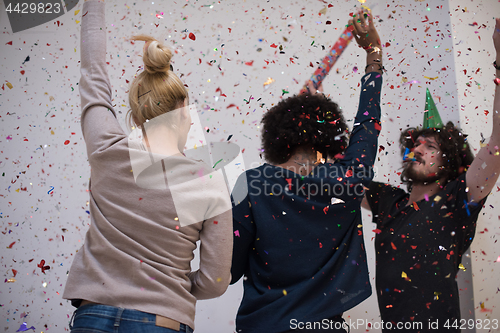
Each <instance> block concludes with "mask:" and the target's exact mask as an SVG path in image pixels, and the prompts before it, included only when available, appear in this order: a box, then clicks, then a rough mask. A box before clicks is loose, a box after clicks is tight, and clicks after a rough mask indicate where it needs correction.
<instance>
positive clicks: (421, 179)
mask: <svg viewBox="0 0 500 333" xmlns="http://www.w3.org/2000/svg"><path fill="white" fill-rule="evenodd" d="M419 162H421V163H422V161H419ZM404 172H405V175H406V179H408V180H410V181H411V182H412V184H413V185H416V184H419V185H426V184H430V183H434V182H437V181H438V180H440V179H441V178H443V174H442V172H441V170H439V171H438V172H436V173H432V174H428V175H423V174H421V173H418V172H416V171H415V168H413V163H412V162H409V163H407V164H406V165H405V168H404Z"/></svg>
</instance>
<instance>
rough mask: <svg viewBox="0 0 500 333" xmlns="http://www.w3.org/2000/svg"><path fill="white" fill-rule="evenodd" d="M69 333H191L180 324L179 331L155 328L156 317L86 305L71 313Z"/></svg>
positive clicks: (149, 314)
mask: <svg viewBox="0 0 500 333" xmlns="http://www.w3.org/2000/svg"><path fill="white" fill-rule="evenodd" d="M72 322H73V323H71V322H70V324H69V328H70V329H71V333H193V330H192V329H191V327H189V326H186V325H184V324H181V329H180V331H175V330H172V329H170V328H165V327H160V326H156V315H154V314H151V313H146V312H141V311H137V310H130V309H123V308H117V307H114V306H109V305H101V304H87V305H83V306H80V307H79V308H78V309H76V311H75V312H74V313H73V320H72Z"/></svg>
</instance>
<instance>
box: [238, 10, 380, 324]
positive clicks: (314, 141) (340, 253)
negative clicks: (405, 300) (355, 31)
mask: <svg viewBox="0 0 500 333" xmlns="http://www.w3.org/2000/svg"><path fill="white" fill-rule="evenodd" d="M362 26H363V27H364V28H366V29H369V30H370V32H369V35H370V40H364V39H362V38H361V37H360V36H356V35H355V36H356V39H357V40H358V43H359V44H360V45H363V46H366V48H367V51H368V55H367V59H368V60H369V61H370V62H373V63H370V62H369V65H368V66H367V74H366V75H365V76H364V77H363V78H362V79H361V83H362V86H361V87H360V90H361V96H360V102H359V108H358V113H357V115H356V118H355V124H354V127H353V130H352V133H351V136H350V138H349V145H348V146H347V137H346V132H347V126H346V124H345V121H344V119H343V116H342V114H341V112H340V110H339V108H338V106H337V105H336V104H335V103H334V102H332V101H331V100H330V99H328V98H326V97H324V96H320V95H311V94H304V95H297V96H294V97H291V98H288V99H286V100H283V101H281V102H280V103H278V104H277V105H276V106H274V107H273V108H271V109H270V110H269V111H268V112H267V113H266V114H265V115H264V118H263V120H262V123H263V129H262V141H263V151H264V156H265V158H266V160H267V161H268V162H269V163H270V164H267V163H266V164H264V165H262V166H260V167H258V168H255V169H251V170H248V171H247V172H246V173H245V174H243V175H242V176H240V178H239V179H238V182H237V184H236V186H235V188H234V189H233V193H232V197H233V224H234V249H233V263H232V268H231V273H232V280H231V283H235V282H236V281H238V280H239V279H240V278H241V277H242V276H243V275H244V276H245V279H244V281H243V286H244V295H243V299H242V302H241V305H240V308H239V311H238V314H237V318H236V330H237V332H243V333H247V332H273V333H277V332H288V331H293V330H297V331H302V330H304V329H306V331H309V332H310V331H311V330H309V329H312V330H318V331H321V330H327V331H341V332H342V331H344V330H343V328H344V327H343V326H344V325H343V319H342V317H341V316H342V313H343V312H344V311H346V310H348V309H349V308H352V307H354V306H355V305H357V304H359V303H360V302H361V301H363V300H364V299H366V298H367V297H368V296H369V295H370V294H371V286H370V283H369V279H368V269H367V263H366V254H365V250H364V244H363V234H362V227H361V214H360V202H361V199H362V197H363V193H364V189H363V186H368V185H369V182H370V180H371V178H372V177H373V174H372V170H371V168H372V165H373V162H374V159H375V155H376V152H377V147H378V145H377V137H378V132H379V130H380V89H381V85H382V76H381V73H382V66H381V59H380V58H381V56H380V53H379V51H380V48H378V47H377V46H376V45H379V44H377V42H378V34H377V32H376V30H375V28H374V27H373V22H372V21H371V18H370V27H369V28H368V26H364V19H362ZM358 28H359V25H358ZM359 35H362V36H364V37H365V36H367V35H368V34H367V32H364V33H360V34H359ZM360 40H361V42H360ZM364 42H366V44H364ZM376 50H378V51H376ZM372 51H373V52H372ZM373 64H376V65H377V66H375V67H374V68H369V67H370V66H371V65H373ZM377 67H378V68H377ZM321 156H322V157H324V159H326V160H327V161H326V163H322V162H325V161H322V158H321Z"/></svg>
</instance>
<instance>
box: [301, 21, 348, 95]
mask: <svg viewBox="0 0 500 333" xmlns="http://www.w3.org/2000/svg"><path fill="white" fill-rule="evenodd" d="M353 30H354V27H353V26H352V25H349V26H348V27H346V28H345V30H344V31H343V32H342V34H341V35H340V37H339V39H338V40H337V41H336V42H335V44H334V45H333V47H332V48H331V49H330V51H329V52H328V54H327V55H326V57H324V58H323V60H322V61H321V64H320V65H319V67H318V68H317V69H316V71H315V72H314V74H313V75H312V76H311V78H310V79H309V80H308V81H307V82H306V84H305V85H304V87H303V88H302V89H301V90H300V93H301V94H303V93H306V92H308V91H309V88H308V85H309V83H312V84H313V86H314V89H318V87H319V86H320V85H321V82H323V80H324V78H325V77H326V76H327V75H328V73H329V72H330V69H332V67H333V65H334V64H335V63H336V62H337V59H338V58H339V57H340V55H341V54H342V52H344V50H345V49H346V47H347V45H349V43H350V42H351V40H352V37H353V34H352V31H353Z"/></svg>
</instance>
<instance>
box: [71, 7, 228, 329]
mask: <svg viewBox="0 0 500 333" xmlns="http://www.w3.org/2000/svg"><path fill="white" fill-rule="evenodd" d="M82 13H83V15H82V26H81V79H80V94H81V99H82V115H81V124H82V132H83V136H84V139H85V143H86V148H87V154H88V160H89V163H90V166H91V175H90V182H89V193H90V200H89V206H90V208H89V211H90V221H91V223H90V227H89V230H88V232H87V234H86V236H85V242H84V244H83V246H82V248H81V249H80V250H78V252H77V253H76V255H75V258H74V261H73V264H72V266H71V269H70V272H69V275H68V280H67V283H66V287H65V290H64V295H63V298H65V299H68V300H71V303H72V304H73V305H74V306H75V307H77V310H76V311H75V312H74V314H73V318H72V319H71V322H70V328H71V332H118V333H121V332H127V333H129V332H153V333H154V332H164V333H169V332H192V331H193V329H194V317H195V306H196V301H197V300H198V299H209V298H214V297H218V296H220V295H222V294H223V293H224V292H225V290H226V288H227V286H228V284H229V280H230V266H231V251H232V218H231V204H230V199H229V194H228V191H227V188H226V187H225V184H224V180H223V178H222V175H220V174H219V173H217V172H214V170H213V169H212V168H210V167H208V166H206V165H205V164H204V163H202V162H199V161H195V160H192V159H189V158H187V157H186V156H184V154H183V150H184V146H185V145H186V141H187V135H188V132H189V129H190V127H191V116H190V111H189V107H188V93H187V91H186V89H185V88H184V85H183V83H182V82H181V80H180V79H179V78H178V77H177V75H175V73H174V72H173V70H172V67H171V65H170V60H171V58H172V52H171V51H170V50H169V48H167V47H166V46H164V45H163V44H162V43H160V42H159V41H157V40H155V39H154V38H152V37H150V36H145V35H139V36H135V37H133V38H131V39H132V40H139V41H145V42H146V45H145V46H144V49H143V51H144V55H143V61H144V70H143V71H142V72H141V73H139V74H138V75H137V76H136V77H135V79H134V80H133V82H132V84H131V86H130V91H129V104H130V111H129V114H128V117H129V120H130V121H131V122H132V123H133V125H134V127H133V128H134V130H133V131H132V133H131V134H130V135H127V134H126V133H125V132H124V131H123V129H122V128H121V126H120V125H119V123H118V120H117V119H116V112H115V109H114V107H113V103H112V88H111V85H110V81H109V77H108V73H107V68H106V67H107V65H106V28H105V5H104V2H103V1H97V0H91V1H86V2H85V3H84V5H83V10H82ZM197 241H200V242H201V246H200V258H199V261H200V264H199V267H200V268H199V269H198V270H196V271H191V265H190V262H191V260H192V259H193V258H194V254H193V251H194V250H195V249H196V243H197Z"/></svg>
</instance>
